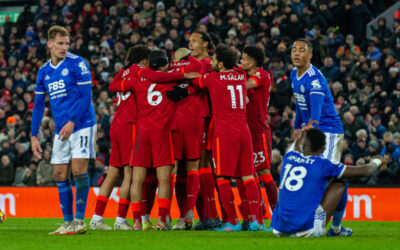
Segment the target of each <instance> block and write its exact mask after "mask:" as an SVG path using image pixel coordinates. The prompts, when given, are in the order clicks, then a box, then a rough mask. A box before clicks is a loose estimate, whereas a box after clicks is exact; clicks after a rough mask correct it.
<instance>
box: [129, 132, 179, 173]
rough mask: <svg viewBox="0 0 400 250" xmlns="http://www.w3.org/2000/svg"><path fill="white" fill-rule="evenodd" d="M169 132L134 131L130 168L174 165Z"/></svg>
mask: <svg viewBox="0 0 400 250" xmlns="http://www.w3.org/2000/svg"><path fill="white" fill-rule="evenodd" d="M174 164H175V160H174V150H173V148H172V138H171V132H170V131H169V130H161V129H146V130H139V129H138V130H137V131H136V140H135V147H134V149H133V154H132V161H131V163H130V165H131V166H134V167H146V168H151V167H152V166H153V168H157V167H161V166H169V165H174Z"/></svg>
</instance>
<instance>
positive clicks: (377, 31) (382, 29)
mask: <svg viewBox="0 0 400 250" xmlns="http://www.w3.org/2000/svg"><path fill="white" fill-rule="evenodd" d="M372 29H373V35H374V36H377V37H378V38H379V40H381V41H388V40H389V39H390V38H391V37H392V31H391V30H390V29H389V27H387V26H386V18H384V17H381V18H379V19H378V28H375V27H374V26H372Z"/></svg>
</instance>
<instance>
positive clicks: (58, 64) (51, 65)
mask: <svg viewBox="0 0 400 250" xmlns="http://www.w3.org/2000/svg"><path fill="white" fill-rule="evenodd" d="M64 61H65V57H64V59H62V61H61V62H59V63H57V65H55V66H54V65H53V64H52V63H51V59H50V60H49V65H50V67H52V68H53V69H57V68H58V67H59V66H60V65H61V63H63V62H64Z"/></svg>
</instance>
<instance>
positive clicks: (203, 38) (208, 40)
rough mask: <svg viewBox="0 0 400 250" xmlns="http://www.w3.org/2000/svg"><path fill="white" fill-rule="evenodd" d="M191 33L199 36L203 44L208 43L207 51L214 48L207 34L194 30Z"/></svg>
mask: <svg viewBox="0 0 400 250" xmlns="http://www.w3.org/2000/svg"><path fill="white" fill-rule="evenodd" d="M193 33H197V34H199V35H201V39H202V40H203V42H208V46H207V49H212V48H213V47H214V42H213V40H212V38H211V36H210V35H209V34H208V33H206V32H203V31H200V30H196V31H195V32H193Z"/></svg>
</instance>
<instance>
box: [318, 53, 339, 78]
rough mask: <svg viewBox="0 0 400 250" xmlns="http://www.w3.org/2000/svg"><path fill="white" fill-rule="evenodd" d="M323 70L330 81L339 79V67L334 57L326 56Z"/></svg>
mask: <svg viewBox="0 0 400 250" xmlns="http://www.w3.org/2000/svg"><path fill="white" fill-rule="evenodd" d="M321 72H322V74H324V76H325V78H326V80H327V81H328V82H334V81H336V80H337V75H338V73H339V67H338V66H336V65H335V62H334V61H333V59H332V57H325V59H324V66H323V67H322V68H321Z"/></svg>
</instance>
